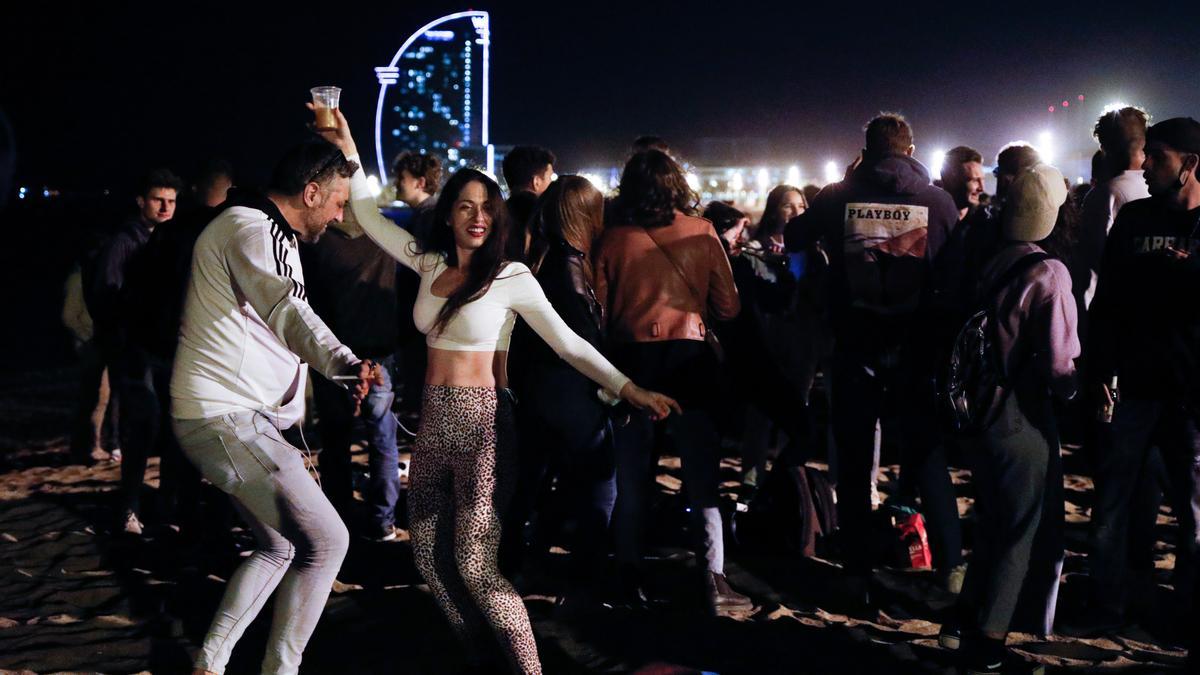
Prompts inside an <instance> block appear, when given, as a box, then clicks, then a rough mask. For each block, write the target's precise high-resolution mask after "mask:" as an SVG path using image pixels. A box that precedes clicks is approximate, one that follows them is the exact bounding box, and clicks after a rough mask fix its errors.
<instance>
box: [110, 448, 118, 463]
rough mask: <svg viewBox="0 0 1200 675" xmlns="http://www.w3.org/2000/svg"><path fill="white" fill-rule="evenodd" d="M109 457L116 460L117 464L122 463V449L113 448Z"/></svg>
mask: <svg viewBox="0 0 1200 675" xmlns="http://www.w3.org/2000/svg"><path fill="white" fill-rule="evenodd" d="M108 457H109V459H111V460H112V461H114V462H116V463H117V464H120V463H121V449H120V448H113V449H112V452H110V453H108Z"/></svg>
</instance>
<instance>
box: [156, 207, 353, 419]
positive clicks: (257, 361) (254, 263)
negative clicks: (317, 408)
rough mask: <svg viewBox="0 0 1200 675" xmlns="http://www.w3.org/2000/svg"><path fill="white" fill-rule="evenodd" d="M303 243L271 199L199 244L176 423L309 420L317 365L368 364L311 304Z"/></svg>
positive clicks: (174, 391) (238, 210) (234, 210)
mask: <svg viewBox="0 0 1200 675" xmlns="http://www.w3.org/2000/svg"><path fill="white" fill-rule="evenodd" d="M297 239H298V237H297V235H296V232H295V230H293V229H292V227H291V225H290V224H288V222H287V220H286V219H285V218H284V217H283V214H282V213H280V211H279V209H278V208H277V207H276V206H275V205H274V204H273V203H272V202H271V200H269V199H267V198H266V197H262V196H257V195H249V194H247V195H238V198H237V199H231V200H230V201H229V202H227V203H226V208H225V209H224V210H223V211H222V212H221V214H220V215H219V216H217V217H216V219H215V220H213V221H212V222H211V223H209V224H208V226H207V227H205V228H204V231H203V232H202V233H201V234H200V236H199V238H197V239H196V246H195V250H194V252H193V255H192V273H191V277H190V280H189V282H188V290H187V297H186V299H185V300H184V305H183V324H182V326H181V327H180V331H179V348H178V350H177V351H176V353H175V368H174V370H173V372H172V374H171V401H172V405H171V416H172V417H175V418H177V419H206V418H211V417H217V416H220V415H226V414H229V413H233V412H243V411H247V410H249V411H256V412H261V413H262V414H263V415H265V416H267V418H268V419H269V420H270V421H271V423H273V424H274V425H275V426H276V427H277V428H279V429H286V428H288V427H290V426H292V425H293V424H295V423H296V422H298V421H299V420H301V419H303V417H304V389H305V384H306V382H307V373H308V369H307V368H305V367H304V366H305V363H307V364H308V365H311V366H312V367H313V368H314V369H315V370H317V372H319V373H321V374H322V375H324V376H326V377H333V376H334V375H341V374H345V373H347V372H348V371H350V369H351V368H352V367H353V366H354V365H355V364H357V363H358V362H359V359H358V357H356V356H355V355H354V353H353V352H352V351H350V349H349V348H348V347H346V346H345V345H343V344H342V343H341V342H340V341H338V339H337V338H336V337H335V336H334V334H333V333H332V332H331V331H330V330H329V328H328V327H327V326H326V325H325V323H324V322H323V321H321V319H320V318H319V317H318V316H317V315H316V313H315V312H313V310H312V307H310V306H309V304H308V291H307V289H306V288H305V285H304V269H303V267H302V266H301V263H300V255H299V252H298V251H297V249H296V240H297Z"/></svg>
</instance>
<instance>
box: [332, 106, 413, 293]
mask: <svg viewBox="0 0 1200 675" xmlns="http://www.w3.org/2000/svg"><path fill="white" fill-rule="evenodd" d="M311 107H312V104H311V103H310V104H309V108H311ZM333 112H334V114H335V115H337V121H338V126H337V128H336V129H333V130H330V131H320V132H318V133H319V134H320V135H321V137H323V138H324V139H325V140H327V141H329V142H330V143H333V144H334V145H336V146H337V147H338V148H339V149H340V150H341V151H342V154H343V155H345V156H346V159H348V160H351V161H353V162H357V163H358V171H355V172H354V175H353V176H352V177H351V178H350V211H351V212H352V213H353V214H354V221H355V222H349V219H347V222H343V223H338V224H336V225H335V227H337V228H338V229H340V230H342V231H343V232H345V233H346V234H348V235H350V236H351V237H358V236H360V235H362V233H363V232H366V234H367V236H368V237H370V238H371V241H374V242H375V243H376V244H378V245H379V248H382V249H383V250H385V251H387V252H388V254H389V255H391V256H392V257H393V258H395V259H396V260H399V261H400V264H402V265H404V266H405V267H407V268H409V269H411V270H414V271H416V272H417V273H418V274H420V272H421V270H420V269H419V268H418V264H419V262H420V258H421V254H420V252H419V250H418V247H417V243H416V239H414V238H413V236H412V234H410V233H409V232H408V231H407V230H405V229H404V228H402V227H400V226H398V225H396V224H395V223H393V222H392V221H390V220H388V219H387V218H385V217H384V216H383V214H382V213H380V212H379V207H378V206H376V205H375V197H373V196H372V195H371V189H370V187H368V186H367V174H366V172H365V171H363V168H362V166H363V163H362V158H361V157H360V156H359V154H358V148H357V147H356V146H355V144H354V138H353V137H352V136H351V135H350V125H349V123H348V122H346V117H345V116H344V115H342V111H341V110H334V111H333Z"/></svg>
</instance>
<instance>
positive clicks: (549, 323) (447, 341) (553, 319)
mask: <svg viewBox="0 0 1200 675" xmlns="http://www.w3.org/2000/svg"><path fill="white" fill-rule="evenodd" d="M348 159H350V160H352V161H358V157H357V156H354V157H350V158H348ZM350 199H351V209H352V210H353V211H354V220H355V221H357V224H358V226H359V227H361V228H362V230H363V231H365V232H366V234H367V236H369V237H370V238H371V239H372V240H374V241H375V243H376V244H378V245H379V246H380V248H382V249H383V250H385V251H387V252H388V253H389V254H391V255H392V257H394V258H396V259H397V260H399V261H400V263H401V264H403V265H404V266H406V267H408V268H409V269H412V270H413V271H415V272H416V273H417V274H418V275H420V277H421V286H420V290H419V291H418V293H417V302H416V304H415V305H414V307H413V320H414V323H416V326H417V328H418V329H420V331H421V332H422V333H425V342H426V344H427V345H429V346H430V347H433V348H435V349H447V350H452V351H480V352H494V351H507V350H508V345H509V340H510V338H511V337H512V329H513V324H514V323H515V322H516V318H517V316H518V315H519V316H520V317H521V318H522V319H524V320H525V322H526V323H527V324H529V327H530V328H532V329H533V331H534V332H535V333H537V334H538V336H539V337H541V338H542V340H544V341H545V342H546V344H548V345H550V347H551V349H553V350H554V352H555V353H556V354H558V355H559V356H560V357H562V358H563V360H565V361H567V362H568V363H570V364H571V365H572V366H573V367H575V369H577V370H578V371H579V372H581V373H583V374H584V375H586V376H587V377H588V378H590V379H591V380H592V381H594V382H596V383H597V384H599V385H600V386H601V387H603V388H604V389H606V390H607V391H609V392H611V393H614V394H617V393H620V391H621V389H622V388H623V387H624V386H625V384H626V383H628V382H629V378H628V377H626V376H625V375H623V374H622V373H621V372H620V371H619V370H617V369H616V367H614V366H613V365H612V364H611V363H609V361H608V360H607V359H605V358H604V356H602V355H601V354H600V352H598V351H596V348H595V347H593V346H592V345H591V344H590V343H589V342H588V341H587V340H584V339H583V338H581V337H579V335H577V334H576V333H575V332H574V331H572V330H571V328H570V327H569V326H567V324H566V323H565V322H564V321H563V320H562V318H561V317H559V316H558V312H556V311H554V307H553V306H552V305H551V304H550V301H549V300H547V299H546V294H545V293H544V292H543V291H542V287H541V285H540V284H539V283H538V281H537V279H535V278H534V276H533V274H532V273H531V272H530V271H529V268H528V267H526V266H525V265H523V264H521V263H517V262H510V263H508V264H506V265H505V266H504V267H503V268H502V269H501V270H500V273H499V274H498V275H497V276H496V279H495V280H493V281H492V285H491V287H490V288H489V289H488V291H487V293H485V294H484V295H483V296H482V297H480V298H478V299H476V300H473V301H471V302H469V303H467V304H465V305H463V306H462V307H460V308H459V309H458V312H456V313H455V315H454V317H453V318H451V319H450V321H449V322H447V323H446V325H445V326H443V327H442V329H441V330H434V324H435V323H436V321H437V315H438V312H439V311H440V310H441V308H442V306H443V305H445V303H446V298H443V297H440V296H437V295H434V294H433V289H432V286H433V282H434V281H435V280H436V279H437V278H438V277H439V276H440V275H441V274H442V273H443V272H445V271H446V270H447V269H448V268H447V265H446V261H445V259H444V258H443V257H442V255H441V254H438V253H421V252H420V251H419V250H418V248H417V244H416V241H415V240H414V239H413V236H412V235H411V234H409V233H408V232H407V231H405V230H403V229H401V228H399V227H397V226H396V225H395V224H394V223H392V222H391V221H389V220H388V219H387V218H384V217H383V216H382V215H381V214H380V213H379V209H378V208H377V207H376V206H375V199H374V198H373V197H372V196H371V192H370V189H369V188H368V187H367V178H366V174H364V173H363V171H362V169H361V168H360V169H359V170H358V171H357V172H355V174H354V176H353V177H352V178H351V179H350ZM341 227H342V229H344V230H346V232H347V233H348V234H350V235H351V236H356V235H358V234H361V232H359V231H358V230H357V228H356V227H355V226H354V225H351V224H349V223H343V224H342V226H341Z"/></svg>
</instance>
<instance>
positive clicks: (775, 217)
mask: <svg viewBox="0 0 1200 675" xmlns="http://www.w3.org/2000/svg"><path fill="white" fill-rule="evenodd" d="M789 192H795V193H796V194H798V195H800V200H801V201H803V202H804V208H805V209H807V208H808V197H805V196H804V190H801V189H800V188H798V187H796V186H794V185H787V184H784V185H776V186H775V187H773V188H771V191H770V192H768V193H767V204H766V206H764V207H763V214H762V220H759V221H758V230H757V231H756V232H755V233H754V238H755V240H757V241H758V242H759V243H760V244H762V245H763V246H766V245H767V244H768V243H769V241H770V239H771V237H772V236H773V235H776V234H779V233H780V232H783V226H784V225H787V223H785V222H783V219H782V218H780V217H779V205H780V204H782V203H783V198H784V197H785V196H787V193H789Z"/></svg>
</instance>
